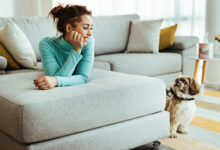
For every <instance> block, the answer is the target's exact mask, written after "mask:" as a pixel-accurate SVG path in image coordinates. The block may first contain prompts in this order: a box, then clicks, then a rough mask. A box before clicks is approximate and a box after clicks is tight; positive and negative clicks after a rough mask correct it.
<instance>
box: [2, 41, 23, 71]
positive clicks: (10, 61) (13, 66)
mask: <svg viewBox="0 0 220 150" xmlns="http://www.w3.org/2000/svg"><path fill="white" fill-rule="evenodd" d="M0 56H3V57H5V58H6V59H7V62H8V65H7V69H20V66H19V65H18V63H17V62H16V61H15V59H14V58H13V57H12V56H11V54H10V53H9V52H8V51H7V50H6V48H5V47H4V46H3V45H2V44H1V43H0Z"/></svg>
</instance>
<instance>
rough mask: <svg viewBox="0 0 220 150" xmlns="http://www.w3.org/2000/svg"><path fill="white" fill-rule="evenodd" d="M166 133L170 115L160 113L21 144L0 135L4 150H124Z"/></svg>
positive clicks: (0, 143) (163, 135)
mask: <svg viewBox="0 0 220 150" xmlns="http://www.w3.org/2000/svg"><path fill="white" fill-rule="evenodd" d="M168 134H169V113H168V112H165V111H162V112H158V113H155V114H151V115H147V116H143V117H139V118H136V119H132V120H128V121H124V122H120V123H117V124H112V125H109V126H104V127H100V128H96V129H93V130H89V131H85V132H81V133H78V134H73V135H69V136H65V137H62V138H57V139H52V140H48V141H44V142H40V143H33V144H27V145H23V144H20V143H18V142H16V141H15V140H13V139H12V138H11V137H9V136H7V135H5V134H4V133H2V132H0V141H1V142H0V147H4V150H72V149H74V150H119V149H120V150H121V149H124V150H127V149H132V148H135V147H138V146H140V145H144V144H147V143H149V142H152V141H154V140H158V139H159V138H163V137H166V136H167V135H168Z"/></svg>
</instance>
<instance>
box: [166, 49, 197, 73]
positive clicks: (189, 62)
mask: <svg viewBox="0 0 220 150" xmlns="http://www.w3.org/2000/svg"><path fill="white" fill-rule="evenodd" d="M167 52H172V53H176V54H180V55H181V57H182V73H183V74H184V75H188V76H191V77H193V74H194V69H195V62H196V61H195V60H193V59H190V57H192V56H198V49H197V46H196V45H194V46H193V47H190V48H187V49H184V50H174V49H168V50H166V53H167ZM162 53H163V51H162Z"/></svg>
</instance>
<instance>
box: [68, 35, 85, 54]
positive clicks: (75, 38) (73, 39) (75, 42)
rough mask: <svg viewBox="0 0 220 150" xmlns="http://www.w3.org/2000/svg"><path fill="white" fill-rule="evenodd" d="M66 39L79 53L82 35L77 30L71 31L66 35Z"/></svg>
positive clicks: (81, 46) (81, 45)
mask: <svg viewBox="0 0 220 150" xmlns="http://www.w3.org/2000/svg"><path fill="white" fill-rule="evenodd" d="M66 40H67V41H68V42H70V43H71V44H72V46H73V48H74V50H75V51H77V52H78V53H79V54H80V53H81V50H82V48H83V37H82V35H81V34H80V33H79V32H77V31H72V32H71V33H70V34H68V35H67V36H66Z"/></svg>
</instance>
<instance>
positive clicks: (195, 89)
mask: <svg viewBox="0 0 220 150" xmlns="http://www.w3.org/2000/svg"><path fill="white" fill-rule="evenodd" d="M189 80H190V85H189V94H190V95H197V94H199V92H200V87H199V84H198V83H197V82H196V80H195V79H193V78H190V79H189Z"/></svg>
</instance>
